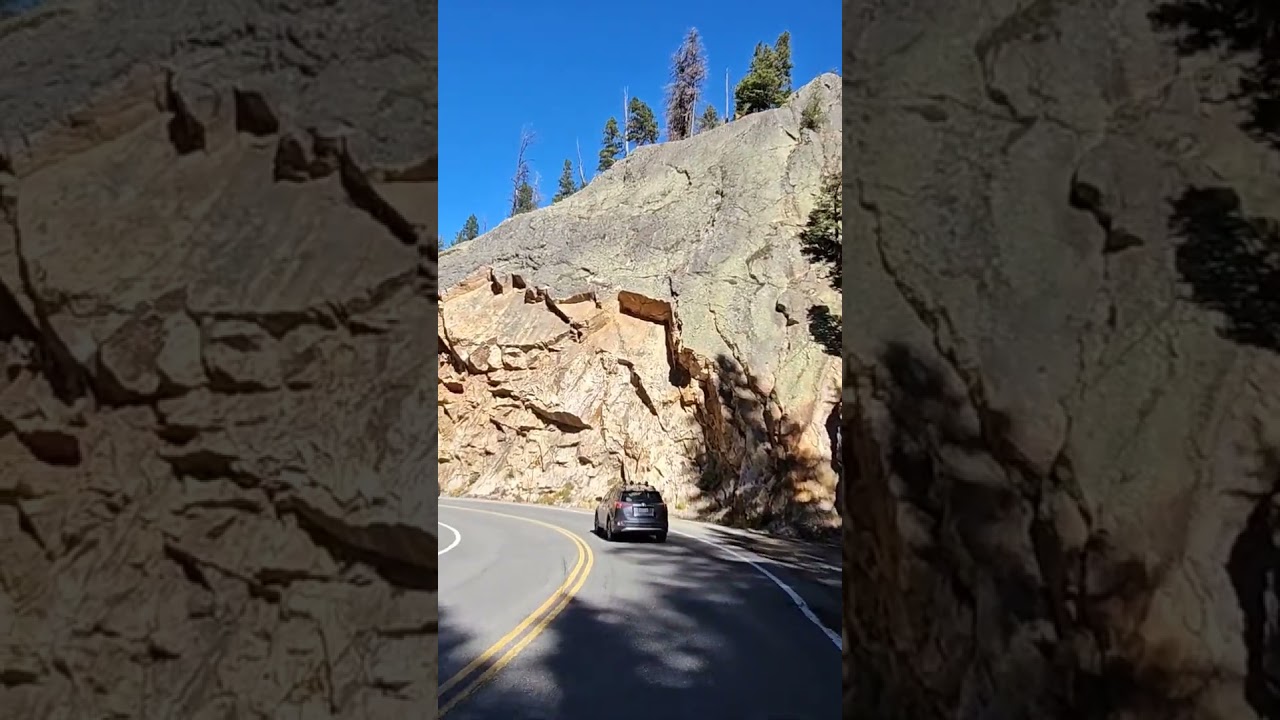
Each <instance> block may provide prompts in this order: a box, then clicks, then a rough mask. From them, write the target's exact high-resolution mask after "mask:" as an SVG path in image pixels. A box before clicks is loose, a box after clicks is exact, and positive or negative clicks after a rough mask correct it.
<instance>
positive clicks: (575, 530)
mask: <svg viewBox="0 0 1280 720" xmlns="http://www.w3.org/2000/svg"><path fill="white" fill-rule="evenodd" d="M440 522H441V524H442V527H441V529H440V547H441V553H442V554H441V556H440V570H439V579H440V591H439V592H440V594H439V598H440V616H441V617H440V710H441V716H442V717H446V718H448V719H449V720H588V719H594V718H602V717H607V718H611V719H612V720H630V719H632V718H635V719H637V720H639V719H641V718H643V719H644V720H653V718H663V719H664V720H679V719H681V718H699V719H700V720H721V719H723V720H820V719H821V720H829V718H833V717H839V716H840V690H841V677H840V648H839V636H838V635H833V634H832V633H831V632H830V631H829V630H825V629H824V627H823V624H824V621H823V620H821V619H820V618H819V617H818V616H817V615H818V613H815V611H814V610H813V609H811V608H812V607H816V606H817V605H818V603H815V602H812V600H814V599H816V598H815V596H816V595H817V594H823V593H829V592H830V589H829V588H822V587H821V586H820V585H818V584H815V582H814V581H813V580H812V579H811V578H809V577H805V575H806V573H805V572H802V571H799V570H797V568H796V567H795V566H791V565H788V564H787V563H785V562H774V561H772V560H769V559H765V558H763V557H762V556H756V555H752V554H749V553H748V551H747V550H745V549H743V547H742V546H736V547H735V545H734V544H732V543H731V542H728V541H726V540H725V538H727V537H728V536H725V535H720V534H717V529H714V528H711V527H709V526H705V525H701V524H698V523H683V522H680V521H673V522H672V533H671V535H670V537H668V539H667V542H666V543H664V544H658V543H653V542H650V541H645V540H632V541H626V542H617V543H607V542H605V541H604V540H602V539H600V538H598V537H596V536H595V535H593V534H592V533H591V524H592V518H591V515H590V513H582V514H579V513H574V512H570V511H565V510H557V509H555V508H547V507H541V506H527V505H513V504H507V503H493V502H485V501H477V500H462V499H456V498H441V501H440ZM748 560H750V562H748ZM835 570H836V572H838V568H836V569H835ZM768 575H772V576H773V578H772V579H771V578H770V577H769V576H768ZM783 585H785V586H786V589H784V588H783V587H781V586H783ZM836 588H837V592H838V579H837V585H836ZM806 596H808V597H806ZM836 603H837V604H838V599H837V600H836ZM826 624H827V626H828V627H830V623H826ZM837 628H838V626H837Z"/></svg>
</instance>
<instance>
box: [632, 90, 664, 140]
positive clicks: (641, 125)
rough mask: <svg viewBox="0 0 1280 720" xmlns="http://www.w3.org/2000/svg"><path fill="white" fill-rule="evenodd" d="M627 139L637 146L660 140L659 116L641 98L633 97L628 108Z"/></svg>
mask: <svg viewBox="0 0 1280 720" xmlns="http://www.w3.org/2000/svg"><path fill="white" fill-rule="evenodd" d="M627 115H628V117H627V141H628V142H633V143H635V144H636V147H639V146H641V145H648V144H651V143H656V142H658V118H657V117H655V116H654V114H653V109H652V108H650V107H649V106H648V105H646V104H645V103H644V101H642V100H641V99H640V98H635V97H633V98H631V102H630V103H628V108H627Z"/></svg>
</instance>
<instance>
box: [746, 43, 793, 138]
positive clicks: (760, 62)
mask: <svg viewBox="0 0 1280 720" xmlns="http://www.w3.org/2000/svg"><path fill="white" fill-rule="evenodd" d="M791 68H792V65H791V33H789V32H784V33H782V34H781V35H779V36H778V41H777V44H776V46H775V47H770V46H769V45H768V44H766V43H757V44H756V49H755V53H754V54H753V55H752V56H751V67H750V68H749V69H748V70H747V74H746V75H744V76H743V77H742V80H740V81H739V82H738V86H737V87H736V88H734V91H733V100H734V105H735V107H736V108H737V110H738V117H742V116H745V115H750V114H751V113H754V112H760V111H761V110H769V109H772V108H776V107H782V104H783V103H785V102H786V101H787V98H788V97H789V96H790V95H791Z"/></svg>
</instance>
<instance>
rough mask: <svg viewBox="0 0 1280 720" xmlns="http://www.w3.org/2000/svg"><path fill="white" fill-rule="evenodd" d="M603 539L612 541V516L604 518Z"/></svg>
mask: <svg viewBox="0 0 1280 720" xmlns="http://www.w3.org/2000/svg"><path fill="white" fill-rule="evenodd" d="M604 539H605V540H608V541H609V542H613V518H611V517H609V518H605V519H604Z"/></svg>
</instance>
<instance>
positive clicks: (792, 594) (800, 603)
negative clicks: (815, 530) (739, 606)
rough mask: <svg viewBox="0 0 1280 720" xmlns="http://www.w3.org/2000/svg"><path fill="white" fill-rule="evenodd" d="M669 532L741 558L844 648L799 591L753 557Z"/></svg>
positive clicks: (838, 637)
mask: <svg viewBox="0 0 1280 720" xmlns="http://www.w3.org/2000/svg"><path fill="white" fill-rule="evenodd" d="M671 532H673V533H675V534H676V535H680V536H681V537H687V538H689V539H690V540H697V541H698V542H702V543H706V544H708V545H710V546H711V547H714V548H716V549H718V550H720V551H722V552H725V553H728V555H729V556H730V557H733V558H736V559H738V560H741V561H742V562H744V563H746V564H748V565H750V566H751V567H753V568H755V569H756V572H759V573H760V574H761V575H763V576H765V577H767V578H769V579H770V580H772V581H773V584H774V585H777V586H778V588H779V589H781V590H782V592H784V593H786V594H787V597H789V598H791V602H793V603H795V606H796V608H797V609H799V610H800V613H801V614H802V615H804V617H805V619H806V620H808V621H809V622H811V623H813V624H814V625H815V626H817V628H818V629H819V630H821V631H822V634H823V635H826V636H827V639H828V640H830V641H831V644H833V645H835V646H836V649H837V650H840V649H843V648H844V640H843V639H842V638H841V637H840V634H839V633H837V632H836V631H834V630H832V629H831V628H829V627H827V626H826V625H823V624H822V620H820V619H818V616H817V615H816V614H814V612H813V608H810V607H809V603H807V602H805V601H804V598H802V597H800V593H798V592H796V591H795V589H794V588H792V587H791V586H790V585H788V584H786V583H785V582H783V581H782V580H781V578H779V577H778V576H777V575H774V574H773V573H771V572H769V570H768V568H766V567H764V566H763V565H761V564H760V563H758V562H756V561H755V560H754V559H752V558H750V557H747V555H746V554H745V553H743V552H741V551H739V550H735V549H734V548H730V547H725V546H724V545H721V544H720V543H718V542H716V541H714V540H708V539H707V538H703V537H698V536H697V535H690V534H689V533H686V532H680V531H679V530H672V531H671Z"/></svg>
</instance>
